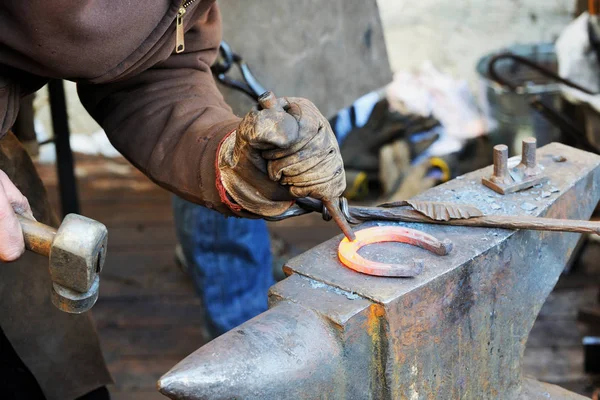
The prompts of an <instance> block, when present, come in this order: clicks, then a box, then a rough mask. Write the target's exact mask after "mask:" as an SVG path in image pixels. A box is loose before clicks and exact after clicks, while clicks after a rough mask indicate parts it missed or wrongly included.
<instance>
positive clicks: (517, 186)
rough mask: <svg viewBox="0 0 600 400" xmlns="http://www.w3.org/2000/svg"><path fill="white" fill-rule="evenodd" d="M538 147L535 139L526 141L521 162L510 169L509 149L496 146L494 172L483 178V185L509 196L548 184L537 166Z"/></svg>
mask: <svg viewBox="0 0 600 400" xmlns="http://www.w3.org/2000/svg"><path fill="white" fill-rule="evenodd" d="M536 147H537V141H536V139H535V138H526V139H524V140H523V151H522V155H521V162H520V163H519V164H518V165H516V166H514V167H509V162H510V160H509V159H508V147H507V146H505V145H498V146H495V147H494V171H493V173H492V175H491V176H489V177H487V176H484V177H482V178H481V183H483V184H484V185H485V186H487V187H489V188H490V189H492V190H494V191H495V192H498V193H500V194H508V193H513V192H518V191H520V190H524V189H528V188H530V187H533V186H536V185H539V184H542V183H545V182H547V181H548V177H547V175H546V174H545V172H544V171H543V170H542V168H540V167H539V166H538V165H537V161H536ZM513 165H514V164H513Z"/></svg>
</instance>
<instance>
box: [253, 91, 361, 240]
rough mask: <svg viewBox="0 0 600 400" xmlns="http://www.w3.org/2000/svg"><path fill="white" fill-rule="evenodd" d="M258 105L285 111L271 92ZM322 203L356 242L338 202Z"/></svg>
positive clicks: (330, 200)
mask: <svg viewBox="0 0 600 400" xmlns="http://www.w3.org/2000/svg"><path fill="white" fill-rule="evenodd" d="M258 104H259V105H260V106H261V107H262V108H264V109H275V110H279V111H281V112H285V110H284V109H283V107H282V106H281V105H280V104H279V101H278V100H277V97H276V96H275V94H274V93H273V92H266V93H263V94H262V95H261V96H260V97H259V98H258ZM322 202H323V205H324V206H325V207H326V208H327V210H329V212H330V213H331V216H332V218H333V220H334V221H335V223H336V224H337V226H339V227H340V230H341V231H342V232H343V233H344V235H345V236H346V238H348V240H350V241H353V240H356V235H355V234H354V232H352V228H351V227H350V224H348V221H347V220H346V218H344V216H343V215H342V212H341V211H340V208H339V206H338V203H339V200H338V199H323V200H322Z"/></svg>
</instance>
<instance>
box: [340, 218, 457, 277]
mask: <svg viewBox="0 0 600 400" xmlns="http://www.w3.org/2000/svg"><path fill="white" fill-rule="evenodd" d="M355 233H356V240H354V241H352V242H351V241H349V240H348V238H344V239H343V240H342V241H341V242H340V244H339V246H338V256H339V258H340V261H341V262H342V264H344V265H345V266H347V267H348V268H350V269H352V270H354V271H357V272H360V273H363V274H367V275H375V276H389V277H404V278H408V277H414V276H417V275H419V274H420V273H421V271H422V270H423V260H421V259H413V260H411V261H409V262H406V261H405V262H403V263H396V264H392V263H384V262H377V261H372V260H368V259H366V258H364V257H362V256H361V255H360V254H358V251H359V250H360V249H361V248H363V247H365V246H367V245H371V244H375V243H384V242H398V243H406V244H410V245H413V246H418V247H420V248H422V249H425V250H428V251H430V252H432V253H434V254H437V255H438V256H445V255H448V254H449V253H450V252H451V251H452V242H450V241H446V240H445V241H443V242H442V241H439V240H438V239H436V238H434V237H433V236H431V235H428V234H426V233H423V232H419V231H417V230H414V229H410V228H403V227H400V226H381V227H373V228H367V229H363V230H359V231H357V232H355Z"/></svg>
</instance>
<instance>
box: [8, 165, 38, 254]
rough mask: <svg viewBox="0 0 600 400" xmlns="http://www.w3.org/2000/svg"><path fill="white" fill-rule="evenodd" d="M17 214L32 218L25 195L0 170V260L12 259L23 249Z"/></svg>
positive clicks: (21, 252) (21, 232) (23, 244)
mask: <svg viewBox="0 0 600 400" xmlns="http://www.w3.org/2000/svg"><path fill="white" fill-rule="evenodd" d="M17 214H21V215H23V216H26V217H28V218H30V219H34V218H33V213H32V212H31V207H29V202H28V201H27V199H26V198H25V196H23V194H22V193H21V192H20V191H19V189H17V187H16V186H15V185H14V184H13V183H12V182H11V181H10V179H9V178H8V176H7V175H6V173H4V171H2V170H0V262H9V261H14V260H16V259H17V258H19V257H20V256H21V254H23V252H24V251H25V243H24V241H23V231H22V230H21V224H19V220H18V219H17Z"/></svg>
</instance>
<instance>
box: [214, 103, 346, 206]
mask: <svg viewBox="0 0 600 400" xmlns="http://www.w3.org/2000/svg"><path fill="white" fill-rule="evenodd" d="M277 101H278V103H279V105H280V106H281V107H280V108H279V109H266V110H258V109H257V110H253V111H251V112H249V113H248V114H247V115H246V116H245V117H244V118H243V120H242V122H241V123H240V125H239V127H238V129H237V130H236V131H235V132H233V133H232V134H230V135H229V136H227V137H226V138H225V139H224V141H223V142H222V144H221V147H220V149H219V154H218V169H219V171H218V174H219V175H220V181H221V184H222V185H223V187H224V189H225V190H226V192H227V196H228V197H229V196H230V197H231V200H232V201H231V202H230V203H231V204H230V207H232V208H234V209H235V207H240V208H241V209H245V210H247V211H250V212H252V213H254V214H257V215H260V216H264V217H271V216H276V215H279V214H281V213H283V212H284V211H286V210H287V209H288V208H289V207H290V206H291V205H292V200H293V199H295V198H300V197H313V198H316V199H322V200H331V199H333V198H336V197H339V196H341V194H342V193H343V191H344V189H345V188H346V178H345V176H344V164H343V162H342V157H341V155H340V149H339V147H338V144H337V140H336V138H335V135H334V134H333V131H332V130H331V127H330V125H329V122H328V121H327V119H326V118H325V117H324V116H323V115H322V114H321V113H320V112H319V110H318V109H317V107H316V106H315V105H314V104H313V103H311V102H310V101H308V100H306V99H302V98H294V97H289V98H280V99H278V100H277ZM224 200H225V201H226V202H228V199H224Z"/></svg>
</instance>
